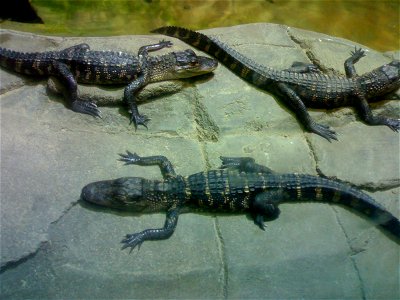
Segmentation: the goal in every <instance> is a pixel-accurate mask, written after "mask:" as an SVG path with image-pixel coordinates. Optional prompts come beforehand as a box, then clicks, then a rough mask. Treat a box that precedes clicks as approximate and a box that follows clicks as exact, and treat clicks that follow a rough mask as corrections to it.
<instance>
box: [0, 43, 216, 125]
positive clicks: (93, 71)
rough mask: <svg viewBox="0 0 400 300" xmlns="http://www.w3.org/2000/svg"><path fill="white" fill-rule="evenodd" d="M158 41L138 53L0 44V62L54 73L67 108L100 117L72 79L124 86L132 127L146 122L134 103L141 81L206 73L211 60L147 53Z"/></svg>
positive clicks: (36, 72)
mask: <svg viewBox="0 0 400 300" xmlns="http://www.w3.org/2000/svg"><path fill="white" fill-rule="evenodd" d="M171 46H172V43H171V42H169V41H160V42H159V43H157V44H154V45H146V46H143V47H141V48H140V49H139V51H138V55H137V56H134V55H132V54H129V53H124V52H116V51H94V50H90V47H89V45H87V44H79V45H75V46H72V47H70V48H67V49H64V50H61V51H49V52H35V53H23V52H16V51H13V50H9V49H4V48H0V65H1V66H2V67H4V68H6V69H8V70H12V71H15V72H17V73H22V74H26V75H33V76H54V77H57V78H58V79H59V80H60V81H61V83H62V84H63V85H64V87H65V91H64V94H65V95H64V96H65V98H66V100H67V101H68V102H69V104H70V107H71V109H72V110H73V111H75V112H79V113H84V114H89V115H92V116H95V117H96V116H97V117H100V111H99V109H98V108H97V105H96V104H95V103H93V102H89V101H82V100H80V99H79V96H78V88H77V82H79V83H87V84H98V85H113V84H114V85H115V84H127V86H126V87H125V90H124V101H125V102H126V103H127V104H128V106H129V109H130V111H131V123H133V124H134V125H135V127H137V126H138V125H143V126H145V127H146V123H147V122H148V121H149V120H150V119H149V118H148V117H146V116H145V115H140V114H139V112H138V108H137V104H136V96H137V93H139V92H140V90H141V89H142V88H144V87H145V86H146V85H147V84H149V83H152V82H157V81H164V80H172V79H179V78H188V77H193V76H197V75H202V74H205V73H209V72H212V71H213V70H214V69H215V68H216V67H217V65H218V63H217V61H215V60H214V59H210V58H207V57H202V56H197V55H196V54H195V53H194V52H193V50H190V49H187V50H185V51H180V52H171V53H168V54H165V55H161V56H156V57H151V56H149V55H148V52H150V51H156V50H160V49H162V48H166V47H171Z"/></svg>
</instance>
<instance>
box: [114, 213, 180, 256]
mask: <svg viewBox="0 0 400 300" xmlns="http://www.w3.org/2000/svg"><path fill="white" fill-rule="evenodd" d="M178 217H179V208H176V207H173V208H171V209H169V210H168V212H167V218H166V220H165V224H164V227H162V228H157V229H146V230H144V231H142V232H137V233H132V234H127V235H126V236H125V238H124V239H123V240H122V241H121V243H123V244H124V245H123V246H122V250H123V249H125V248H127V247H131V251H130V252H132V250H133V249H134V248H135V247H136V246H138V248H140V245H141V244H142V243H143V242H144V241H147V240H164V239H168V238H169V237H170V236H171V235H172V234H173V233H174V231H175V228H176V224H178Z"/></svg>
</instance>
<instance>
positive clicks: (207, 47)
mask: <svg viewBox="0 0 400 300" xmlns="http://www.w3.org/2000/svg"><path fill="white" fill-rule="evenodd" d="M210 47H211V45H210V44H207V45H206V46H205V47H204V51H205V52H208V51H209V50H210Z"/></svg>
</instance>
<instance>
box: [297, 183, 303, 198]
mask: <svg viewBox="0 0 400 300" xmlns="http://www.w3.org/2000/svg"><path fill="white" fill-rule="evenodd" d="M301 190H302V189H301V186H300V185H297V186H296V195H297V199H301V195H302V193H301Z"/></svg>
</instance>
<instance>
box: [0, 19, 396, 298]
mask: <svg viewBox="0 0 400 300" xmlns="http://www.w3.org/2000/svg"><path fill="white" fill-rule="evenodd" d="M203 32H204V33H206V34H212V35H216V36H218V37H219V38H220V39H221V40H223V41H224V42H226V43H227V44H229V45H231V46H232V47H234V48H235V49H237V50H238V51H240V52H241V53H243V54H245V55H246V56H249V57H250V58H252V59H253V60H255V61H257V62H260V63H262V64H264V65H267V66H271V67H275V68H279V69H284V68H287V67H289V66H290V65H291V63H292V62H293V61H304V62H313V63H315V64H318V66H319V67H320V68H321V69H323V70H324V71H326V72H328V73H337V74H344V68H343V62H344V60H345V59H346V58H347V57H348V55H349V52H350V51H351V50H353V49H354V46H357V47H363V48H364V49H365V48H366V47H364V46H362V45H357V44H355V43H353V42H350V41H347V40H343V39H339V38H334V37H330V36H326V35H323V34H319V33H314V32H309V31H304V30H299V29H295V28H289V27H286V26H281V25H274V24H251V25H242V26H236V27H229V28H216V29H212V30H204V31H203ZM160 38H161V37H160V36H129V37H126V36H125V37H109V38H59V37H45V36H38V35H33V34H29V33H21V32H15V31H6V30H3V31H1V32H0V41H1V46H2V47H6V48H11V49H15V50H21V51H43V50H53V49H62V48H66V47H68V46H71V45H74V44H78V43H82V42H86V43H88V44H89V45H90V46H91V47H92V49H119V50H122V51H131V52H136V51H137V50H138V49H139V47H140V46H143V45H146V44H151V43H154V42H157V41H158V40H159V39H160ZM162 38H164V37H162ZM173 42H174V48H173V49H174V50H176V49H178V50H183V49H186V48H189V47H188V46H187V45H185V44H184V43H182V42H180V41H178V40H173ZM165 51H169V49H166V50H165ZM163 52H164V50H162V51H160V53H163ZM196 52H197V53H198V52H199V51H197V50H196ZM392 55H397V58H398V56H399V53H398V52H397V53H394V54H392ZM389 56H390V55H384V54H381V53H378V52H375V51H373V50H371V49H368V52H367V56H366V57H365V58H363V59H361V61H360V62H359V63H357V64H356V69H357V71H358V73H359V74H362V73H364V72H367V71H369V70H371V69H373V68H375V67H377V66H379V65H382V64H384V63H387V62H388V61H390V60H391V57H389ZM0 76H1V88H0V92H1V265H2V271H1V275H0V276H1V277H0V280H1V283H2V284H1V294H0V295H1V298H2V299H20V298H40V299H58V298H62V299H67V298H69V299H84V298H107V299H112V298H119V299H122V298H271V299H272V298H275V299H276V298H314V299H316V298H363V299H377V298H382V299H383V298H385V299H392V298H397V297H398V295H399V292H400V291H399V272H398V271H399V270H398V266H399V246H398V245H397V244H396V243H395V242H394V241H393V240H391V239H389V238H388V236H386V235H385V234H384V232H383V231H381V230H379V229H377V228H376V227H374V225H373V224H372V223H371V222H369V221H368V220H366V219H364V218H361V217H360V216H359V215H357V214H354V213H352V212H351V211H349V210H346V209H344V208H342V207H334V206H330V205H326V204H316V203H307V204H301V203H297V204H284V205H281V211H282V213H281V216H280V218H279V219H277V220H275V221H274V222H271V223H269V224H268V227H267V230H266V232H263V231H261V230H260V229H259V228H258V227H256V226H254V224H253V222H252V221H251V220H250V219H249V218H248V217H246V216H244V215H219V214H216V215H214V214H208V213H204V214H195V213H188V214H183V215H182V216H181V217H180V220H179V225H178V227H177V230H176V232H175V233H174V235H173V236H172V237H171V238H170V239H168V240H165V241H156V242H145V243H144V244H143V245H142V247H141V248H140V251H137V250H136V249H135V250H134V251H133V252H132V253H131V254H129V253H128V251H120V244H119V242H120V240H121V239H122V237H123V235H125V234H126V233H132V232H137V231H141V230H143V229H145V228H154V227H159V226H161V225H162V224H163V222H164V219H165V216H164V215H163V214H150V215H142V216H137V215H132V214H128V213H122V212H116V211H112V210H107V209H99V208H95V207H92V206H88V205H85V204H82V203H80V202H79V201H78V200H79V197H80V191H81V188H82V187H83V186H84V185H86V184H87V183H89V182H92V181H97V180H102V179H111V178H117V177H122V176H141V177H147V178H160V177H161V175H160V173H159V170H158V168H156V167H140V166H123V164H122V163H120V162H118V161H117V154H118V153H122V152H124V151H125V150H127V149H128V150H130V151H132V152H137V153H138V154H139V155H142V156H147V155H155V154H162V155H165V156H167V157H168V158H169V159H170V160H171V162H172V163H173V164H174V165H175V170H176V171H177V173H179V174H182V175H188V174H191V173H194V172H197V171H200V170H204V169H207V168H217V167H218V166H219V165H220V161H219V159H218V157H219V156H220V155H224V156H251V157H254V158H255V159H256V161H257V162H258V163H260V164H263V165H267V166H269V167H270V168H272V169H274V170H275V171H278V172H302V173H309V174H314V175H316V174H317V170H318V172H321V173H323V174H324V175H327V176H335V177H337V178H339V179H341V180H343V181H347V182H350V183H352V184H354V185H356V186H358V187H360V188H363V189H364V190H366V192H367V193H369V194H370V195H371V196H372V197H374V198H375V199H376V200H377V201H378V202H380V203H381V204H382V205H383V206H385V207H387V208H388V209H389V210H390V211H391V212H392V213H393V214H395V215H396V216H399V211H398V206H399V194H400V188H399V186H400V179H399V177H400V176H399V135H398V134H397V133H394V132H392V131H391V130H390V129H388V128H386V127H383V126H380V127H371V126H367V125H365V124H364V123H362V122H360V121H359V120H358V118H357V116H356V113H355V112H354V110H353V109H352V108H342V109H338V110H335V111H330V112H327V111H325V110H320V111H316V110H314V111H312V112H311V114H312V116H313V117H314V118H315V119H316V120H318V122H321V123H323V124H328V125H330V126H332V128H333V129H334V130H335V131H336V132H337V133H338V137H339V141H338V142H335V141H334V142H332V143H328V142H327V141H325V140H324V139H322V138H321V137H319V136H316V135H313V134H310V133H305V132H304V131H303V129H302V128H301V126H300V125H299V123H298V122H297V121H296V119H295V118H294V117H293V115H292V114H291V113H289V112H288V111H287V109H286V108H284V107H283V105H281V104H279V103H278V102H277V101H276V99H275V98H274V97H273V96H272V95H271V94H268V93H266V92H264V91H262V90H259V89H256V88H254V87H253V86H251V85H249V84H247V83H245V82H244V81H242V80H241V79H240V78H238V77H237V76H235V75H234V74H232V73H231V72H230V71H229V70H228V69H226V68H225V67H223V66H220V67H219V68H218V69H217V70H216V71H215V72H214V76H213V77H212V78H211V77H210V76H209V77H202V78H198V79H191V80H186V81H184V82H183V83H182V82H175V83H172V82H167V83H162V84H158V85H149V86H148V87H147V88H146V89H145V90H144V91H143V93H144V94H145V96H144V97H143V98H145V99H146V101H145V102H144V103H143V104H141V105H139V111H140V112H141V113H142V114H146V115H148V116H149V117H151V122H150V123H149V129H148V130H145V129H143V128H139V129H138V130H137V131H136V132H135V130H134V128H133V127H132V126H130V125H129V119H128V113H127V111H126V109H125V107H124V106H123V105H122V104H121V105H118V102H119V101H120V99H121V98H122V88H115V89H105V88H102V87H92V86H85V87H82V86H81V87H80V92H81V94H82V95H83V96H84V97H86V98H92V99H94V100H96V101H98V102H99V103H100V104H101V103H105V102H107V104H113V105H110V106H105V107H101V110H102V116H103V119H95V118H92V117H90V116H87V115H81V114H77V113H74V112H72V111H71V110H69V109H66V105H65V103H64V102H63V99H62V98H61V97H59V96H57V95H54V94H52V93H49V92H48V91H46V82H45V81H40V80H37V79H35V78H28V77H25V76H19V75H16V74H14V73H10V72H7V71H5V70H0ZM160 93H161V94H163V96H162V97H156V98H155V99H154V98H153V95H158V94H160ZM106 100H107V101H106ZM114 104H117V105H114ZM399 107H400V106H399V103H398V101H389V102H385V103H384V102H381V103H379V104H378V105H376V109H375V111H378V112H379V113H382V114H385V115H390V116H392V117H399Z"/></svg>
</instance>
